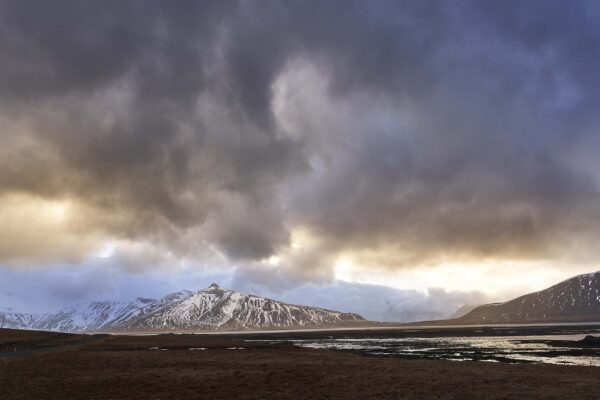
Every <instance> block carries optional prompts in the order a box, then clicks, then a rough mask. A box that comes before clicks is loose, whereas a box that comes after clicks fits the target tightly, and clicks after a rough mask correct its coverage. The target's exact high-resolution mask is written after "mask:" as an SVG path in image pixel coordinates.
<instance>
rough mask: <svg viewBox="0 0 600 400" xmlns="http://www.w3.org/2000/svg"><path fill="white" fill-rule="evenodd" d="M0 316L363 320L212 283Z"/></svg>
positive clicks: (13, 319) (206, 324)
mask: <svg viewBox="0 0 600 400" xmlns="http://www.w3.org/2000/svg"><path fill="white" fill-rule="evenodd" d="M2 316H4V318H3V317H2ZM3 319H4V322H5V323H4V327H5V328H21V329H39V330H49V331H61V332H109V331H110V332H128V331H138V332H139V331H187V332H192V331H199V330H217V329H223V330H225V329H278V328H279V329H282V328H316V327H333V326H345V325H346V326H347V325H349V324H357V323H360V322H362V321H364V319H363V318H362V317H361V316H360V315H358V314H352V313H342V312H338V311H332V310H326V309H322V308H315V307H306V306H298V305H291V304H286V303H282V302H278V301H275V300H270V299H266V298H262V297H258V296H253V295H249V294H244V293H239V292H234V291H232V290H227V289H222V288H220V287H219V286H218V285H216V284H212V285H210V286H209V287H208V288H206V289H203V290H199V291H197V292H192V291H188V290H184V291H181V292H177V293H172V294H169V295H167V296H164V297H162V298H161V299H159V300H155V299H143V298H138V299H136V300H135V301H134V302H131V303H121V302H110V301H106V302H91V303H86V304H82V305H79V306H74V307H69V308H66V309H64V310H61V311H59V312H57V313H53V314H43V315H34V314H19V313H8V312H4V313H3V312H1V311H0V321H2V320H3Z"/></svg>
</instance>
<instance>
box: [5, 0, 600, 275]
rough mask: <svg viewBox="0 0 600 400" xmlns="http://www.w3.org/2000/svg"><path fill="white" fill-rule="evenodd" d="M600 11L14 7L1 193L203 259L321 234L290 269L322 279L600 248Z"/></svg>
mask: <svg viewBox="0 0 600 400" xmlns="http://www.w3.org/2000/svg"><path fill="white" fill-rule="evenodd" d="M599 18H600V16H599V13H598V6H597V5H596V4H595V3H593V2H577V3H573V2H566V1H556V2H548V3H545V4H544V5H543V6H540V4H539V2H527V1H525V2H523V1H519V2H494V3H481V2H460V3H458V2H449V1H447V2H444V1H438V2H424V1H414V2H386V1H377V2H353V1H321V2H316V3H315V2H299V1H298V2H296V1H288V2H271V1H260V2H258V1H256V2H253V1H237V2H234V1H216V2H195V1H194V2H192V1H190V2H186V1H177V2H154V1H107V2H86V1H53V2H43V1H2V2H0V22H1V23H0V59H1V60H2V62H1V63H0V106H1V107H2V108H1V111H0V129H1V132H2V133H1V135H0V144H1V145H2V147H1V148H0V155H1V158H0V192H1V193H2V194H3V195H6V196H8V195H15V194H18V195H21V196H30V197H32V198H40V197H41V198H43V199H49V200H60V201H62V200H69V201H71V202H72V203H74V204H75V208H76V210H77V214H76V218H75V221H72V223H71V224H70V225H69V226H68V229H70V230H71V231H74V232H76V233H80V234H88V235H89V234H92V233H93V234H94V235H97V236H98V239H97V240H98V241H99V242H102V241H105V240H108V239H110V238H116V239H123V240H140V241H144V242H149V243H154V244H156V245H157V246H160V247H162V248H164V249H165V251H168V252H169V253H174V254H178V255H181V256H185V257H196V258H201V257H202V255H203V254H205V252H207V251H209V252H210V251H214V249H217V250H219V251H221V252H223V253H224V255H225V256H226V257H228V258H230V259H232V260H240V259H241V260H260V259H262V258H266V257H269V256H271V255H273V254H275V253H283V254H287V253H286V252H288V253H289V252H292V253H293V251H292V250H290V244H291V243H292V239H293V238H292V236H293V235H292V232H293V231H294V229H297V228H298V227H301V228H302V229H305V230H306V231H307V232H310V235H312V237H313V240H314V241H317V242H318V243H319V244H316V245H313V246H312V247H311V249H310V250H307V252H313V253H316V254H304V255H301V256H298V255H297V254H296V255H293V254H292V256H290V257H288V259H284V260H282V263H283V264H286V263H291V264H296V265H293V266H292V267H293V268H292V270H293V271H295V272H298V274H297V275H299V276H303V277H307V276H311V274H313V272H314V275H315V276H327V272H323V271H324V270H325V271H327V270H330V269H331V264H332V263H333V262H334V260H335V257H336V255H337V254H338V253H353V254H354V255H355V256H356V257H357V258H358V259H360V260H362V262H364V263H365V265H368V264H369V265H370V264H373V265H374V266H376V267H382V268H388V267H402V266H407V265H419V264H423V263H428V262H436V261H440V260H452V259H461V258H474V259H478V258H482V257H493V258H503V257H508V258H524V259H540V258H556V257H563V258H564V257H567V258H572V259H577V260H581V259H593V257H594V256H596V255H597V254H596V252H595V251H594V250H593V248H587V247H588V246H586V244H591V243H594V242H595V241H596V240H597V237H598V235H599V234H600V232H598V228H597V226H600V225H598V222H600V202H599V196H598V179H599V178H600V176H599V175H600V174H599V173H598V172H597V171H598V170H599V169H598V167H600V165H599V162H598V161H597V157H596V153H595V151H593V150H594V149H597V148H598V146H599V145H600V141H599V140H598V139H597V136H598V132H597V129H598V128H597V127H598V122H599V121H598V116H597V112H596V109H597V106H598V100H599V96H598V95H599V93H600V88H599V87H598V80H597V79H596V77H595V71H597V70H598V69H599V68H600V65H599V64H600V54H599V49H598V44H597V43H598V42H599V39H600V38H599V36H600V32H599V29H598V26H599V25H598V23H597V22H598V20H599ZM315 82H318V83H315ZM286 88H287V89H286ZM290 88H291V89H290ZM286 90H287V91H286ZM3 212H4V213H6V211H2V210H1V209H0V217H1V216H2V215H3ZM65 229H66V228H65ZM29 237H31V235H23V240H24V241H26V240H27V238H29ZM107 238H108V239H107ZM13 241H14V239H13ZM34 245H35V244H34V243H31V246H34ZM2 248H3V246H0V249H2ZM20 248H24V249H26V248H27V246H25V245H23V246H21V247H20ZM66 248H68V249H71V248H72V246H70V245H69V246H67V247H66ZM88 248H89V243H88V244H87V245H86V251H87V250H88ZM581 248H584V250H583V251H582V250H581ZM69 251H71V250H69ZM297 252H302V250H297ZM13 253H14V251H13ZM13 253H10V254H8V255H6V254H0V256H2V257H3V258H5V259H7V260H8V259H11V258H18V254H13ZM375 253H376V255H374V254H375ZM284 258H285V257H284ZM307 260H311V261H310V262H307ZM299 263H301V264H302V265H297V264H299ZM321 264H323V265H321ZM325 264H326V265H325ZM300 271H302V272H301V273H299V272H300Z"/></svg>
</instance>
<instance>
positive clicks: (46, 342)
mask: <svg viewBox="0 0 600 400" xmlns="http://www.w3.org/2000/svg"><path fill="white" fill-rule="evenodd" d="M240 347H242V349H240ZM190 348H193V349H196V350H190ZM165 349H166V350H165ZM265 398H274V399H327V398H331V399H461V400H462V399H572V400H574V399H594V400H596V399H599V398H600V368H597V367H575V366H559V365H529V364H528V365H512V364H501V363H484V362H451V361H432V360H403V359H398V358H375V357H366V356H361V355H358V354H352V353H342V352H334V351H326V350H309V349H298V348H294V347H292V346H289V345H283V344H282V345H281V346H276V345H275V346H274V345H265V344H261V343H260V342H246V341H244V340H243V338H242V337H241V336H236V335H214V334H213V335H157V336H113V335H68V334H58V333H44V332H28V331H17V330H7V329H4V330H0V399H3V400H4V399H6V400H11V399H15V400H16V399H27V400H30V399H61V400H66V399H265Z"/></svg>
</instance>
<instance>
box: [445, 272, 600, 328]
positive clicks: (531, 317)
mask: <svg viewBox="0 0 600 400" xmlns="http://www.w3.org/2000/svg"><path fill="white" fill-rule="evenodd" d="M454 321H457V322H460V323H488V324H490V323H527V322H586V321H588V322H589V321H595V322H596V321H600V271H599V272H595V273H591V274H584V275H579V276H576V277H573V278H571V279H567V280H566V281H563V282H560V283H558V284H556V285H554V286H552V287H550V288H548V289H545V290H541V291H539V292H534V293H530V294H526V295H524V296H521V297H517V298H516V299H513V300H510V301H507V302H505V303H493V304H486V305H483V306H479V307H477V308H475V309H474V310H472V311H471V312H468V313H467V314H465V315H464V316H462V317H460V318H458V319H457V320H454Z"/></svg>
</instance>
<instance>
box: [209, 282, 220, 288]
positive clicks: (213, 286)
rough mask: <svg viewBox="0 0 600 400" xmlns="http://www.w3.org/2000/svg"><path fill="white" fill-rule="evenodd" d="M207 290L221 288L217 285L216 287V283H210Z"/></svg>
mask: <svg viewBox="0 0 600 400" xmlns="http://www.w3.org/2000/svg"><path fill="white" fill-rule="evenodd" d="M208 288H209V289H221V287H220V286H219V285H217V284H216V283H214V282H213V283H211V284H210V286H209V287H208Z"/></svg>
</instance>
